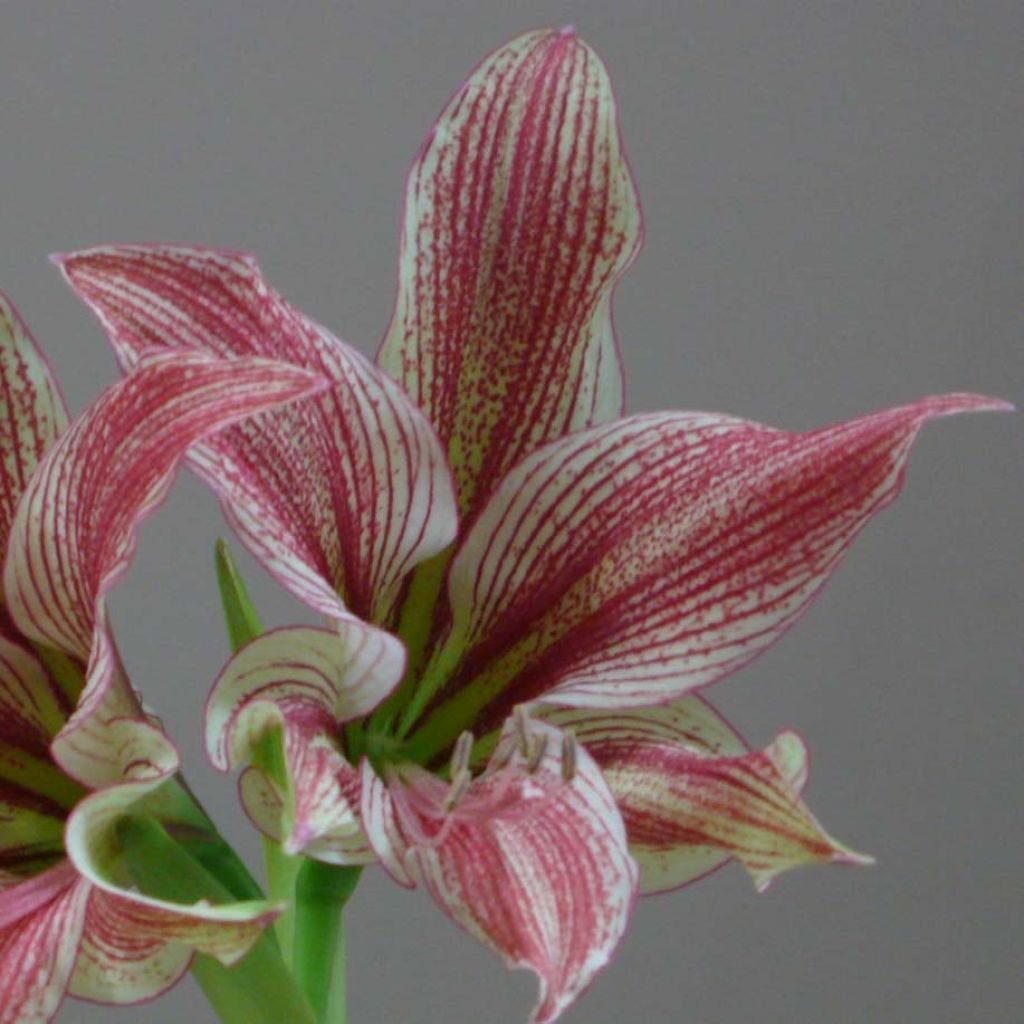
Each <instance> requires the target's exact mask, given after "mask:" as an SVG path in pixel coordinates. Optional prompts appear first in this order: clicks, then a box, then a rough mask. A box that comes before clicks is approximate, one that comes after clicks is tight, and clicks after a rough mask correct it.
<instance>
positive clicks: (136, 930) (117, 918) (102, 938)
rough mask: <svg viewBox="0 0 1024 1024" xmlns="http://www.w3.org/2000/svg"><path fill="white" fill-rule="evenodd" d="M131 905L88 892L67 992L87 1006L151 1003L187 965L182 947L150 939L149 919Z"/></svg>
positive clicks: (189, 959)
mask: <svg viewBox="0 0 1024 1024" xmlns="http://www.w3.org/2000/svg"><path fill="white" fill-rule="evenodd" d="M135 911H136V905H135V903H134V902H131V901H128V900H122V899H119V898H118V897H116V896H111V895H110V894H109V893H106V892H103V891H102V890H101V889H96V888H93V889H92V898H91V899H90V900H89V903H88V906H87V908H86V913H85V921H84V924H83V928H82V941H81V944H80V946H79V951H78V959H77V961H76V962H75V971H74V974H72V976H71V982H70V984H69V986H68V992H69V994H70V995H73V996H75V997H77V998H79V999H88V1000H89V1001H90V1002H93V1003H109V1004H114V1005H118V1004H120V1005H123V1004H129V1003H138V1002H142V1001H143V1000H146V999H153V998H154V997H156V996H158V995H160V994H161V993H163V992H165V991H166V990H167V989H169V988H170V987H171V986H172V985H174V984H175V982H177V981H179V980H180V979H181V977H182V975H183V974H185V972H186V971H187V970H188V969H189V966H190V965H191V963H192V957H193V955H194V951H193V950H192V949H191V948H190V947H189V946H187V945H182V944H180V943H177V942H168V941H167V939H166V937H164V936H163V935H161V936H158V937H154V935H153V933H152V928H151V921H150V918H149V914H148V912H147V913H143V914H142V915H141V917H140V918H139V919H138V920H137V919H136V918H137V915H136V912H135Z"/></svg>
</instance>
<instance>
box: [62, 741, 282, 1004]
mask: <svg viewBox="0 0 1024 1024" xmlns="http://www.w3.org/2000/svg"><path fill="white" fill-rule="evenodd" d="M134 735H135V736H136V737H137V735H138V734H137V733H136V734H134ZM140 753H142V752H141V751H140ZM176 768H177V759H174V761H172V762H171V763H168V764H165V765H164V771H162V772H160V773H147V774H146V775H145V776H144V777H142V778H140V779H139V780H138V781H129V782H124V783H121V784H117V785H112V786H108V787H107V788H106V789H103V790H100V791H98V792H96V793H93V794H91V795H90V796H87V797H86V798H85V799H84V800H82V801H81V803H79V804H78V805H77V806H76V807H75V809H74V810H73V811H72V813H71V816H70V817H69V818H68V824H67V831H66V833H65V844H66V847H67V852H68V856H69V857H70V858H71V860H72V862H73V863H74V865H75V868H76V869H77V870H78V872H79V873H80V874H81V875H82V876H83V877H84V878H85V879H86V880H87V881H89V882H90V883H92V885H94V886H95V887H96V888H97V889H98V890H99V891H100V894H101V895H97V897H96V898H97V899H98V900H99V902H98V903H97V904H96V905H95V906H94V907H92V914H91V921H92V922H93V923H94V924H95V926H96V929H97V930H96V931H95V932H94V933H92V935H91V938H90V942H89V946H88V953H87V957H88V958H89V961H90V962H88V963H86V964H85V965H84V966H83V971H82V975H81V976H80V977H78V978H77V979H76V992H78V993H80V994H85V993H86V992H89V991H91V992H92V993H93V994H94V995H96V997H97V998H99V997H100V996H99V993H101V992H103V993H107V994H106V995H103V996H102V998H104V999H106V998H108V997H109V994H110V992H111V991H112V989H113V988H114V987H115V986H116V985H117V983H118V980H117V976H119V977H120V978H121V980H123V981H125V982H127V983H130V984H131V985H133V986H134V988H133V991H134V992H135V993H136V995H135V996H133V997H132V999H133V1000H134V999H135V998H144V996H143V995H140V994H139V993H140V991H141V989H142V988H144V987H145V986H147V985H148V986H150V990H149V993H148V994H149V995H153V994H156V993H158V992H161V991H163V989H165V988H166V987H167V986H168V985H170V984H173V982H174V981H175V980H176V979H177V977H179V976H180V973H181V971H182V970H183V969H184V966H185V965H186V964H187V958H188V956H190V955H191V954H190V952H185V953H182V952H181V951H180V950H176V949H171V950H169V951H162V950H161V949H160V948H159V947H160V946H161V945H163V944H166V943H170V944H172V946H185V947H188V950H189V951H191V950H198V951H199V952H202V953H207V954H209V955H211V956H215V957H217V958H218V959H219V960H220V961H221V962H222V963H224V964H228V965H230V964H233V963H235V962H237V961H238V960H240V959H241V958H242V957H243V956H244V955H245V954H246V953H247V952H248V950H249V949H250V948H251V946H252V944H253V943H254V942H255V941H256V940H257V939H258V938H259V936H260V933H261V932H262V930H263V929H264V928H265V927H266V925H267V924H269V923H270V922H271V921H272V920H273V919H274V918H275V917H276V916H277V914H278V912H279V908H277V907H275V906H274V905H273V904H270V903H266V902H263V901H250V902H238V903H231V904H226V905H217V906H214V905H211V904H208V903H205V902H203V901H200V902H198V903H193V904H188V905H185V904H179V903H173V902H171V901H168V900H162V899H157V898H155V897H151V896H146V895H144V894H143V893H141V892H139V891H138V890H137V889H136V887H135V886H134V884H133V883H132V881H131V878H130V876H129V875H128V872H127V869H126V867H125V865H124V863H123V858H122V848H121V843H120V840H119V839H118V835H117V826H118V822H119V821H120V820H122V819H123V818H124V817H125V816H126V815H131V814H145V813H147V804H148V806H149V807H154V806H158V805H159V804H158V801H159V794H158V792H157V791H158V790H159V788H160V786H161V785H163V783H164V782H166V781H167V780H168V779H169V778H170V777H171V775H172V773H173V772H174V771H175V769H176ZM146 964H148V965H149V968H150V969H151V970H152V971H153V974H152V975H151V976H150V977H149V978H147V977H145V976H144V975H145V972H146ZM107 968H109V969H110V970H111V971H112V972H114V975H115V976H114V977H108V978H107V979H106V981H104V980H103V979H102V978H101V977H100V975H102V973H103V971H104V970H105V969H107ZM126 998H127V994H126Z"/></svg>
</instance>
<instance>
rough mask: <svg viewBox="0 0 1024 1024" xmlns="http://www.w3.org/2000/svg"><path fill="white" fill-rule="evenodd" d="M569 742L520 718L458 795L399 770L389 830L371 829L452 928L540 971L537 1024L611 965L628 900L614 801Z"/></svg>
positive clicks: (632, 879) (629, 875)
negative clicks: (569, 747)
mask: <svg viewBox="0 0 1024 1024" xmlns="http://www.w3.org/2000/svg"><path fill="white" fill-rule="evenodd" d="M569 742H570V743H571V741H569ZM565 744H566V739H565V736H564V734H562V733H561V732H560V731H559V730H557V729H554V728H552V727H551V726H549V725H546V724H543V723H539V722H529V723H528V724H527V723H526V720H525V719H520V721H519V728H518V729H517V728H516V727H514V726H512V725H511V724H510V725H509V727H508V728H506V730H505V732H504V735H503V736H502V739H501V740H500V742H499V744H498V746H497V747H496V749H495V752H494V755H493V757H492V759H491V762H490V765H489V767H488V769H487V770H486V771H485V772H484V773H483V774H482V775H481V776H479V777H478V778H477V779H476V780H474V781H473V782H472V783H468V784H462V785H463V789H462V791H461V792H459V787H460V782H459V779H458V778H456V779H455V781H454V782H453V783H452V784H451V785H449V784H447V783H445V782H443V781H441V780H440V779H438V778H437V777H436V776H434V775H431V774H430V773H428V772H426V771H424V770H423V769H421V768H417V767H414V766H407V767H404V768H400V769H395V770H393V771H392V773H391V777H390V779H389V786H388V791H389V795H390V798H391V803H392V805H393V808H392V810H391V811H389V812H387V815H386V816H387V817H389V818H390V821H391V825H392V827H391V828H390V829H389V830H383V829H379V828H377V827H375V826H374V824H372V823H368V826H367V828H368V834H369V835H370V838H371V841H373V842H375V844H379V848H378V854H379V855H380V857H381V859H382V860H383V861H384V862H385V863H388V862H392V863H394V862H398V863H402V864H404V865H405V867H406V868H407V869H408V870H409V871H410V872H411V875H412V877H414V878H415V879H417V880H419V881H422V883H423V884H424V885H425V886H426V887H427V889H428V891H429V892H430V894H431V896H432V897H433V898H434V900H435V901H436V902H437V904H438V905H439V906H440V907H441V909H442V910H444V911H445V913H446V914H448V915H449V916H450V917H451V918H452V919H453V920H454V921H455V922H456V923H457V924H459V925H460V926H461V927H462V928H464V929H465V930H466V931H467V932H469V933H470V934H471V935H472V936H474V937H475V938H476V939H478V940H479V941H480V942H482V943H484V944H485V945H486V946H488V947H490V948H491V949H493V950H494V951H495V952H496V953H498V954H499V955H500V956H501V957H502V958H503V959H504V961H505V962H506V964H508V966H509V967H513V968H518V967H526V968H529V969H530V970H531V971H533V972H534V973H535V974H536V975H537V977H538V978H539V980H540V996H539V999H538V1002H537V1005H536V1007H535V1008H534V1011H533V1014H532V1015H531V1017H530V1020H531V1021H533V1022H535V1024H546V1022H549V1021H553V1020H555V1019H556V1018H557V1017H559V1016H560V1015H561V1014H562V1012H563V1011H564V1010H565V1009H566V1008H567V1007H568V1006H569V1005H570V1004H571V1003H573V1002H574V1001H575V999H576V998H577V997H578V996H579V995H580V993H581V992H582V991H583V989H584V988H585V987H586V986H587V985H588V984H589V983H590V981H591V980H592V979H593V977H594V975H595V974H596V972H597V971H599V970H600V969H601V968H602V967H604V966H605V965H606V964H607V963H608V962H609V961H610V959H611V957H612V955H613V954H614V952H615V949H616V947H617V946H618V943H619V940H620V939H621V938H622V935H623V933H624V931H625V928H626V925H627V923H628V920H629V916H630V913H631V910H632V906H633V901H634V895H635V893H636V883H637V870H636V865H635V864H634V863H633V860H632V859H631V858H630V856H629V854H628V852H627V849H626V837H625V831H624V829H623V826H622V819H621V818H620V816H619V813H618V811H617V810H616V808H615V803H614V800H613V798H612V795H611V793H610V792H609V790H608V787H607V785H606V784H605V782H604V780H603V778H602V777H601V772H600V770H599V768H598V767H597V765H596V764H595V763H594V762H593V760H592V759H591V758H590V757H589V756H588V755H587V754H586V753H585V752H583V751H577V750H575V748H573V751H572V754H571V755H567V754H566V746H565ZM379 792H380V791H379V790H378V795H379ZM372 817H373V819H374V821H375V822H379V821H380V820H381V819H380V816H379V815H376V814H375V815H373V816H372Z"/></svg>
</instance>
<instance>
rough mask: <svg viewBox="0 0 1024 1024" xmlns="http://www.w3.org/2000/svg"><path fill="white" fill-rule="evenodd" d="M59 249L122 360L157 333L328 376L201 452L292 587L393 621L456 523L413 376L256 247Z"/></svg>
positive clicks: (325, 606) (229, 505) (231, 506)
mask: <svg viewBox="0 0 1024 1024" xmlns="http://www.w3.org/2000/svg"><path fill="white" fill-rule="evenodd" d="M59 262H60V265H61V268H62V270H63V272H64V275H65V277H66V278H67V280H68V281H69V283H70V284H71V286H72V288H73V289H74V290H75V291H76V292H77V293H78V295H79V296H80V297H81V298H82V299H83V300H84V301H85V302H86V303H87V304H88V305H89V306H91V307H92V309H93V310H94V312H95V313H96V314H97V315H98V317H99V318H100V321H101V323H102V324H103V326H104V327H105V329H106V331H107V334H108V336H109V338H110V341H111V344H112V345H113V346H114V350H115V352H116V354H117V356H118V358H119V360H120V361H121V364H122V365H123V366H125V367H130V366H132V365H133V364H134V363H135V361H136V360H137V359H138V357H139V355H140V354H141V353H142V352H143V351H144V350H145V349H146V348H147V347H150V346H154V345H159V346H170V347H172V348H177V349H193V350H198V351H207V352H213V353H215V354H218V355H223V356H229V355H230V356H252V355H259V356H265V357H270V358H274V359H281V360H283V361H285V362H288V363H292V364H294V365H297V366H303V367H307V368H309V369H311V370H315V371H316V372H317V373H318V374H320V375H322V376H324V377H326V378H327V379H329V380H330V381H331V383H332V385H333V386H332V387H331V388H330V389H329V390H327V391H325V392H324V393H323V394H322V395H320V396H319V397H318V398H317V399H315V400H313V401H310V402H304V403H302V404H301V405H294V406H291V407H289V408H288V409H283V410H276V411H275V412H274V413H273V415H267V416H261V417H258V418H256V419H253V420H250V421H248V422H246V423H245V424H243V425H240V426H239V427H237V428H235V429H233V430H230V431H226V432H225V433H223V434H220V435H218V436H217V437H216V438H214V439H210V440H208V441H207V442H206V443H205V444H203V445H201V446H199V447H198V448H197V449H196V450H195V452H194V454H193V456H192V457H191V459H190V461H191V464H192V465H193V467H194V468H195V469H196V470H197V471H198V472H199V473H200V475H201V476H202V477H203V478H204V479H205V480H206V481H207V482H208V483H209V484H210V485H211V487H213V488H214V490H215V491H216V492H217V493H218V494H219V495H220V497H221V499H222V501H223V503H224V508H225V512H226V514H227V516H228V519H229V520H230V521H231V523H232V525H233V526H234V527H235V529H236V530H237V531H238V533H239V536H240V537H241V539H242V540H243V541H244V543H245V544H246V546H247V547H248V548H249V549H250V550H251V551H252V552H253V554H254V555H255V556H256V557H257V558H259V559H260V560H261V561H262V562H263V564H264V565H265V566H266V567H267V568H268V569H269V570H270V571H271V572H272V573H273V574H274V575H275V576H276V577H277V578H278V579H279V580H280V582H281V583H283V584H284V585H285V586H286V587H288V588H289V589H290V590H291V591H292V592H293V593H294V594H295V595H296V596H298V597H299V598H300V599H301V600H303V601H305V602H306V603H307V604H309V605H310V606H311V607H313V608H315V609H316V610H318V611H320V612H322V613H323V614H325V615H330V616H334V617H337V616H343V615H345V614H346V608H347V610H348V612H351V613H352V614H354V615H356V616H358V617H360V618H364V619H371V620H373V621H377V622H382V621H384V620H385V619H386V618H387V616H388V614H389V612H390V610H391V608H392V605H393V604H394V601H395V599H396V597H397V596H398V589H399V587H400V585H401V582H402V580H403V579H404V578H405V576H406V575H407V574H408V572H409V570H410V569H411V568H412V567H413V566H415V565H416V564H417V563H419V562H420V561H422V560H424V559H426V558H428V557H430V556H431V555H433V554H435V553H436V552H438V551H440V550H441V549H442V548H444V547H446V546H447V545H448V544H450V543H451V541H452V539H453V538H454V536H455V529H456V515H455V499H454V493H453V489H452V481H451V475H450V473H449V470H448V467H447V464H446V462H445V457H444V452H443V450H442V449H441V446H440V444H439V442H438V440H437V437H436V436H435V434H434V431H433V429H432V428H431V426H430V424H429V423H428V422H427V421H426V419H425V418H424V417H423V415H422V414H421V413H420V412H419V410H417V409H416V408H415V407H414V406H413V405H412V403H411V402H410V401H409V400H408V398H407V397H406V396H405V394H404V392H403V391H402V389H401V388H400V387H398V386H397V385H396V384H395V383H394V382H393V381H391V380H390V379H389V378H388V377H387V376H386V375H385V374H384V373H382V372H381V371H380V370H378V369H377V368H376V367H374V366H373V365H372V364H371V363H369V362H368V361H367V360H366V359H364V358H363V357H362V356H361V355H360V354H359V353H358V352H356V351H355V350H354V349H352V348H349V347H348V346H347V345H345V344H343V343H342V342H341V341H339V340H338V339H337V338H335V337H334V336H333V335H331V334H330V332H328V331H327V330H326V329H324V328H323V327H321V326H320V325H319V324H316V323H314V322H313V321H312V320H310V319H309V318H308V317H305V316H304V315H303V314H302V313H300V312H299V311H298V310H296V309H294V308H293V307H292V306H290V305H289V304H288V303H287V302H285V300H284V299H282V298H281V297H280V296H279V295H278V294H277V293H276V292H275V291H274V290H273V289H272V288H271V287H270V286H269V285H268V284H267V283H266V282H265V281H264V279H263V277H262V275H261V273H260V270H259V267H258V265H257V264H256V261H255V260H254V259H253V258H252V257H251V256H248V255H246V254H243V253H236V252H229V251H221V250H212V249H202V248H193V247H186V246H144V245H123V246H103V247H99V248H95V249H88V250H85V251H83V252H80V253H74V254H71V255H67V256H63V257H60V258H59ZM339 595H341V596H340V597H339Z"/></svg>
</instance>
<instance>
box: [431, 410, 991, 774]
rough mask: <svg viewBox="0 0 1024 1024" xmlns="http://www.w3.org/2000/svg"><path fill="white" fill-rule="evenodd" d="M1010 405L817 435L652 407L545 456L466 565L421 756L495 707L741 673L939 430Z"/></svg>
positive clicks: (628, 692) (461, 566) (652, 699)
mask: <svg viewBox="0 0 1024 1024" xmlns="http://www.w3.org/2000/svg"><path fill="white" fill-rule="evenodd" d="M997 408H1005V404H1004V403H1000V402H997V401H994V400H990V399H986V398H980V397H977V396H971V395H948V396H945V397H939V398H926V399H923V400H922V401H920V402H917V403H915V404H913V405H907V406H901V407H898V408H894V409H889V410H886V411H884V412H879V413H875V414H874V415H870V416H865V417H863V418H861V419H857V420H852V421H850V422H847V423H842V424H839V425H838V426H833V427H828V428H825V429H822V430H817V431H813V432H811V433H807V434H791V433H787V432H785V431H780V430H773V429H770V428H768V427H763V426H759V425H757V424H753V423H748V422H745V421H743V420H736V419H730V418H727V417H725V416H719V415H712V414H700V413H662V414H651V415H645V416H636V417H632V418H629V419H623V420H619V421H617V422H616V423H612V424H609V425H607V426H602V427H596V428H594V429H592V430H589V431H583V432H580V433H578V434H575V435H573V436H571V437H568V438H565V439H563V440H562V441H559V442H556V443H555V444H552V445H550V446H548V447H546V448H544V449H543V450H541V451H539V452H537V453H535V454H534V455H533V456H531V457H529V458H528V459H526V460H525V461H524V462H522V463H521V464H520V465H519V466H518V467H516V469H515V470H513V471H512V473H510V474H509V476H508V477H506V479H505V481H504V482H503V483H502V486H501V488H500V489H499V491H498V492H497V493H496V494H495V496H494V498H493V499H492V500H491V502H490V503H489V504H488V506H487V508H486V509H485V510H484V512H483V513H482V515H481V516H480V518H479V519H478V520H477V522H476V523H475V524H474V526H473V528H472V530H471V531H470V533H469V535H468V536H467V537H466V539H465V541H464V543H463V545H462V547H461V549H460V550H459V552H458V554H457V555H456V557H455V559H454V561H453V563H452V566H451V573H450V579H449V589H450V595H451V603H452V608H453V614H454V625H453V629H452V634H451V637H450V639H449V641H448V644H447V649H446V650H444V651H442V652H441V653H440V655H439V656H438V659H437V661H436V663H435V666H434V670H435V672H438V674H442V673H447V674H449V675H450V679H449V683H448V687H447V690H446V693H448V694H451V695H453V696H452V699H451V702H450V703H448V704H446V705H445V706H444V707H443V708H440V709H438V711H437V712H436V714H435V716H434V719H433V721H432V722H431V723H429V724H428V726H427V732H426V735H425V736H423V737H421V738H420V740H419V743H420V746H419V747H417V749H416V753H417V755H418V756H425V755H426V754H429V753H431V752H432V751H434V750H437V749H440V747H442V746H443V745H444V744H445V743H447V742H450V741H451V740H452V739H453V738H454V736H456V735H458V732H459V731H460V730H461V729H462V728H465V727H466V723H467V722H468V721H470V720H475V719H476V718H477V716H478V715H479V714H480V713H481V712H483V713H484V714H485V717H486V723H489V724H490V725H491V727H496V726H497V724H498V723H499V722H500V721H501V719H502V716H503V715H504V713H505V712H506V711H507V709H508V708H509V707H510V706H511V705H512V704H514V703H516V702H521V701H526V700H531V699H535V698H537V697H541V696H543V697H545V699H548V700H550V701H551V702H553V703H557V704H563V705H575V706H590V707H605V708H618V707H626V706H631V705H632V706H639V705H644V704H654V703H661V702H664V701H668V700H672V699H674V698H677V697H679V696H681V695H682V694H684V693H686V692H687V691H690V690H693V689H695V688H697V687H699V686H704V685H707V684H708V683H711V682H714V681H715V680H716V679H719V678H721V677H722V676H724V675H725V674H727V673H728V672H731V671H733V670H735V669H737V668H739V667H740V666H741V665H743V664H744V663H746V662H747V661H749V660H750V659H751V658H753V657H754V656H755V655H756V654H758V653H759V652H760V651H762V650H764V648H765V647H767V646H768V645H769V644H770V643H772V642H773V641H774V640H776V639H777V638H778V637H779V636H780V635H781V634H782V633H783V632H784V631H785V629H786V628H787V627H788V626H790V625H791V624H792V623H793V622H794V621H795V620H796V618H797V617H798V616H799V615H800V614H801V613H802V612H803V611H804V610H805V609H806V608H807V606H808V605H809V603H810V602H811V600H812V598H813V597H814V595H815V594H816V593H817V591H818V590H819V588H820V587H821V586H822V584H824V582H825V581H826V580H827V579H828V577H829V575H830V574H831V572H832V571H833V569H834V568H835V567H836V565H837V564H838V562H839V561H840V559H841V557H842V556H843V554H844V553H845V552H846V550H847V548H848V547H849V545H850V543H851V542H852V540H853V538H854V537H855V536H856V535H857V534H858V533H859V532H860V530H861V528H862V527H863V526H864V525H865V523H866V522H867V521H868V520H869V519H870V518H871V516H872V515H874V513H875V512H877V511H878V510H879V509H881V508H882V507H883V506H885V505H887V504H888V503H889V502H891V501H892V500H893V499H894V498H895V497H896V494H897V493H898V491H899V487H900V484H901V481H902V478H903V470H904V466H905V463H906V459H907V455H908V453H909V451H910V448H911V445H912V443H913V441H914V438H915V437H916V435H917V433H918V431H919V429H920V428H921V426H922V424H923V423H924V422H925V421H926V420H928V419H930V418H932V417H934V416H941V415H946V414H949V413H955V412H963V411H969V410H972V409H973V410H980V409H997ZM453 668H454V672H453V671H452V670H453ZM475 728H479V724H478V725H477V726H475Z"/></svg>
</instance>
